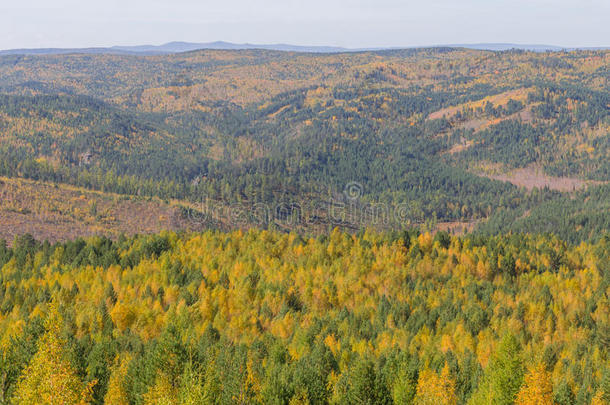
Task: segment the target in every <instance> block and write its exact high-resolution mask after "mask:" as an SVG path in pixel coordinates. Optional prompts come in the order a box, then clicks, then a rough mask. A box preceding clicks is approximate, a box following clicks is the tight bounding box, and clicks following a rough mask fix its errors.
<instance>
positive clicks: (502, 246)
mask: <svg viewBox="0 0 610 405" xmlns="http://www.w3.org/2000/svg"><path fill="white" fill-rule="evenodd" d="M608 257H610V238H609V237H607V236H606V237H604V238H602V239H600V240H599V241H597V242H595V243H582V244H579V245H578V246H570V245H568V244H567V243H565V242H563V241H561V240H560V239H558V238H555V237H550V236H533V235H528V236H524V235H505V236H495V237H488V238H484V237H474V236H468V237H452V236H451V235H449V234H447V233H445V232H438V233H436V234H435V236H432V235H431V234H429V233H424V234H421V233H419V232H418V231H416V230H412V231H406V232H392V233H383V234H378V233H374V232H370V231H367V232H363V233H358V234H350V233H344V232H341V231H339V230H338V229H335V230H334V231H333V232H331V233H330V234H329V235H327V236H320V237H317V238H303V237H301V236H299V235H298V234H295V233H290V234H286V233H280V232H271V231H256V230H250V231H247V232H243V231H235V232H232V233H224V232H221V231H207V232H205V233H194V234H190V233H189V234H187V233H183V234H176V233H162V234H158V235H150V236H140V237H135V238H131V239H127V238H120V239H118V240H117V241H112V240H110V239H105V238H99V237H97V238H90V239H87V240H82V239H79V240H76V241H73V242H66V243H58V244H54V245H51V244H49V243H40V242H37V241H36V240H34V239H33V238H31V237H20V238H18V239H16V240H15V241H14V245H13V247H12V248H7V247H4V246H3V247H0V264H2V270H1V272H0V331H1V336H2V338H1V340H0V401H1V402H2V403H13V404H33V403H48V404H83V403H91V404H208V403H209V404H257V403H261V404H323V403H333V404H392V403H396V404H410V403H413V404H513V403H515V404H524V405H525V404H562V405H563V404H607V403H608V401H610V357H609V356H610V353H609V348H610V299H609V298H610V296H609V292H610V261H609V260H608ZM57 387H61V389H58V388H57Z"/></svg>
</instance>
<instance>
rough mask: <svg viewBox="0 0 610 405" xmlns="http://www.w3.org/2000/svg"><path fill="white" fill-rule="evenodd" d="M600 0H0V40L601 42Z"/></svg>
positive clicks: (607, 5)
mask: <svg viewBox="0 0 610 405" xmlns="http://www.w3.org/2000/svg"><path fill="white" fill-rule="evenodd" d="M608 21H610V0H423V1H411V0H349V1H348V0H216V1H209V0H199V1H197V0H172V1H169V0H95V1H92V0H19V1H17V0H0V49H12V48H41V47H62V48H66V47H91V46H111V45H142V44H153V45H159V44H163V43H166V42H170V41H188V42H211V41H229V42H236V43H246V42H247V43H256V44H274V43H288V44H293V45H328V46H343V47H348V48H365V47H403V46H404V47H408V46H423V45H442V44H465V43H470V44H472V43H492V42H502V43H518V44H545V45H558V46H564V47H589V46H591V47H595V46H609V45H610V23H608Z"/></svg>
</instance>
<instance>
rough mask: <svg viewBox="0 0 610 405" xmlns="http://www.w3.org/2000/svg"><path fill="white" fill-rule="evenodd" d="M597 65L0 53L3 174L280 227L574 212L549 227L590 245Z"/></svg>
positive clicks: (599, 94)
mask: <svg viewBox="0 0 610 405" xmlns="http://www.w3.org/2000/svg"><path fill="white" fill-rule="evenodd" d="M609 66H610V52H608V51H603V50H591V51H571V52H549V53H538V52H527V51H519V50H512V51H505V52H491V51H482V50H467V49H455V48H430V49H407V50H382V51H367V52H352V53H332V54H325V53H299V52H283V51H274V50H261V49H244V50H198V51H192V52H186V53H178V54H159V55H148V56H145V55H118V54H114V55H108V54H73V55H5V56H1V57H0V139H1V140H2V142H1V143H0V156H1V158H2V159H1V160H0V163H1V165H0V175H4V176H8V177H22V178H29V179H33V180H40V181H46V182H56V183H60V184H71V185H74V186H78V187H84V188H89V189H95V190H100V191H105V192H114V193H121V194H124V195H135V196H156V197H160V198H162V199H179V200H183V201H184V202H185V205H188V204H186V203H189V202H190V203H191V204H192V203H196V204H198V205H199V206H200V207H201V206H205V208H206V209H208V208H210V207H208V205H214V207H223V209H230V208H231V207H236V206H238V207H241V208H240V209H239V212H245V213H243V215H242V214H239V215H238V216H240V220H239V221H235V223H234V226H238V227H239V226H249V225H253V224H257V225H259V226H265V227H267V226H272V227H273V226H277V227H280V229H286V230H289V229H292V228H294V227H295V226H297V227H298V228H299V229H311V230H313V229H320V228H322V229H324V227H333V226H342V227H346V228H347V229H352V230H356V229H359V228H362V227H367V226H373V227H379V228H400V227H405V226H427V227H430V228H432V229H437V228H438V227H439V226H440V227H441V228H442V229H452V230H455V231H459V230H460V229H472V228H473V227H475V226H477V225H478V226H480V227H481V229H487V228H485V227H484V226H483V224H484V223H487V222H489V223H493V224H494V229H500V230H502V229H508V228H511V229H512V228H515V226H516V225H515V222H514V221H512V220H509V218H514V217H515V216H519V218H520V221H518V222H516V224H522V225H521V226H520V227H519V226H517V228H516V229H515V230H520V229H521V230H525V229H531V228H532V224H533V223H536V221H538V219H535V218H534V217H531V215H533V214H532V213H535V212H536V211H535V210H536V207H540V206H545V207H554V208H552V209H553V210H555V209H557V210H560V209H559V208H557V207H565V206H567V205H569V206H570V210H569V211H568V212H570V213H571V214H570V215H573V216H574V219H573V221H577V222H578V223H579V225H577V227H578V229H579V230H578V232H577V234H576V235H578V236H577V237H574V238H572V235H571V233H572V230H570V227H571V226H572V225H568V224H571V223H572V222H570V221H572V220H570V221H568V222H567V223H564V224H556V223H555V222H553V221H551V222H550V224H551V225H549V226H546V227H544V229H545V230H548V231H551V232H558V233H561V234H562V236H563V237H564V238H566V239H578V240H580V239H583V238H584V239H586V238H590V237H595V236H596V235H598V230H599V228H600V227H601V228H602V229H603V228H604V227H607V224H608V223H609V222H610V220H609V217H610V213H609V212H608V207H607V206H606V205H604V204H603V201H604V199H605V197H606V196H607V193H608V188H607V186H606V184H607V182H608V180H610V166H609V164H608V162H609V161H610V160H609V158H610V156H609V155H610V137H609V135H608V134H609V128H610V119H609V114H608V113H609V106H610V92H609V85H608V77H609V75H608V73H609V71H608V69H609ZM534 173H535V175H534ZM524 176H525V177H527V178H525V179H524V178H523V177H524ZM532 176H537V177H535V178H531V177H532ZM527 184H533V185H538V187H537V188H536V189H534V190H532V187H529V188H527V187H523V186H524V185H527ZM563 184H568V185H570V186H571V189H570V188H569V187H570V186H568V188H567V189H566V187H565V186H561V185H563ZM354 190H355V191H354ZM587 193H594V194H595V195H600V196H601V198H597V199H593V200H591V199H589V198H588V197H586V196H587V195H588V194H587ZM574 200H575V201H582V202H583V203H582V204H574V203H569V202H570V201H574ZM585 201H586V202H587V203H586V204H585ZM591 201H597V203H595V204H593V203H591ZM541 204H548V205H541ZM244 207H245V208H244ZM260 207H263V211H264V215H263V218H262V219H261V218H259V215H258V213H257V211H256V210H257V209H258V208H260ZM200 211H202V210H200ZM203 211H205V209H203ZM563 213H564V212H562V211H561V210H560V211H557V212H551V213H550V214H548V215H551V216H553V215H555V216H557V215H560V214H563ZM593 213H595V218H596V220H595V223H596V224H597V225H595V226H594V224H593V223H592V222H591V221H587V220H583V219H582V218H585V219H586V218H589V217H590V215H593ZM583 221H584V222H583ZM600 221H601V222H600ZM312 224H315V226H311V225H312ZM553 224H554V225H553Z"/></svg>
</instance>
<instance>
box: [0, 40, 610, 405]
mask: <svg viewBox="0 0 610 405" xmlns="http://www.w3.org/2000/svg"><path fill="white" fill-rule="evenodd" d="M609 79H610V52H609V51H601V50H600V51H594V50H590V51H571V52H544V53H535V52H525V51H519V50H513V51H505V52H491V51H475V50H465V49H458V48H434V49H410V50H391V51H390V50H388V51H378V52H354V53H336V54H313V53H312V54H309V53H294V52H279V51H266V50H242V51H218V50H216V51H213V50H202V51H194V52H186V53H179V54H171V55H153V56H134V55H109V54H95V55H93V54H91V55H88V54H73V55H3V56H0V404H15V405H21V404H24V405H25V404H39V403H40V404H53V405H55V404H62V405H68V404H80V405H83V404H100V405H101V404H112V405H127V404H129V405H149V404H162V405H174V404H176V405H178V404H180V405H183V404H184V405H190V404H290V405H295V404H434V405H442V404H468V405H479V404H480V405H483V404H506V405H509V404H519V405H521V404H523V405H525V404H558V405H585V404H594V405H600V404H610V353H609V351H610V183H609V182H610V114H609V113H610V85H609V82H608V81H609Z"/></svg>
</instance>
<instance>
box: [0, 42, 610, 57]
mask: <svg viewBox="0 0 610 405" xmlns="http://www.w3.org/2000/svg"><path fill="white" fill-rule="evenodd" d="M441 46H443V47H451V48H467V49H477V50H490V51H505V50H509V49H522V50H526V51H534V52H547V51H561V50H574V49H591V50H592V49H609V48H608V47H599V48H565V47H560V46H554V45H535V44H534V45H532V44H511V43H480V44H450V45H439V46H430V47H431V48H433V47H441ZM406 48H408V47H406ZM413 48H422V47H413ZM199 49H226V50H239V49H266V50H274V51H286V52H305V53H338V52H359V51H373V50H376V51H378V50H385V49H402V48H398V47H394V48H383V47H381V48H342V47H336V46H299V45H290V44H267V45H262V44H235V43H231V42H224V41H216V42H207V43H193V42H169V43H167V44H163V45H136V46H112V47H107V48H104V47H98V48H37V49H8V50H1V51H0V55H63V54H72V53H87V54H127V55H155V54H172V53H180V52H190V51H195V50H199Z"/></svg>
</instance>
